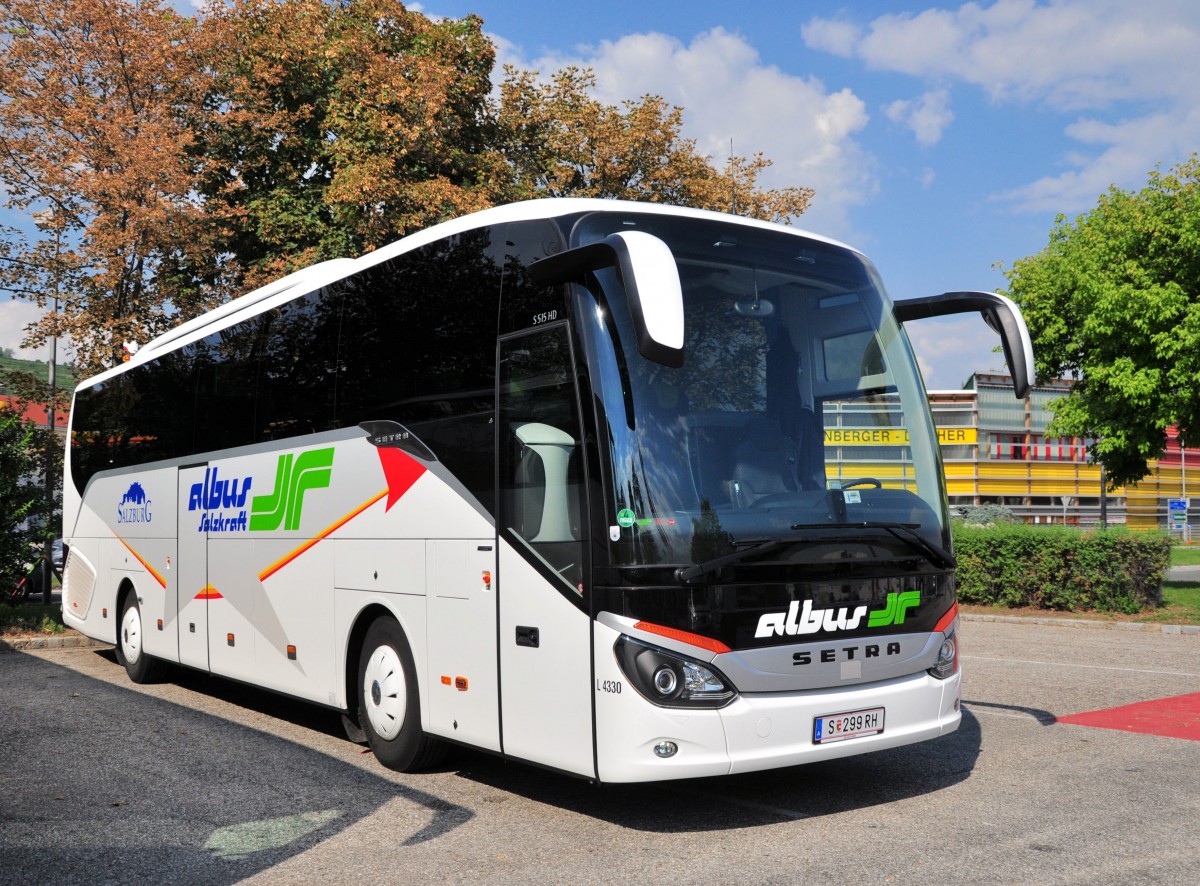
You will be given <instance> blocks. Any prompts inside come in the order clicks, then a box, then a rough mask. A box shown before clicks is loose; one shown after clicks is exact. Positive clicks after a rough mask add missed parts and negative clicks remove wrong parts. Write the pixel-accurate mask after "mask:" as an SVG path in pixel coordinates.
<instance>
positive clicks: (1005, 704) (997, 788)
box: [0, 621, 1200, 884]
mask: <svg viewBox="0 0 1200 886" xmlns="http://www.w3.org/2000/svg"><path fill="white" fill-rule="evenodd" d="M962 634H963V636H962V649H963V665H964V668H965V671H966V686H965V691H964V699H965V714H964V718H963V724H962V727H961V728H960V729H959V730H958V732H956V733H955V734H954V735H951V736H947V737H945V738H942V739H939V740H937V741H934V742H930V743H926V744H923V745H917V746H912V747H908V748H901V749H897V750H895V751H888V752H884V753H880V754H876V755H871V756H864V757H858V758H850V759H847V760H842V761H836V762H830V763H823V764H816V765H813V766H808V767H799V768H793V769H789V770H783V771H776V772H767V773H760V774H755V775H747V776H738V777H732V778H724V779H707V780H701V781H692V782H681V783H667V784H659V785H634V786H596V785H591V784H587V783H585V782H581V781H576V780H572V779H570V778H567V777H564V776H560V775H556V774H553V773H548V772H543V771H540V770H537V769H534V768H531V767H527V766H522V765H517V764H512V763H505V762H504V761H501V760H498V759H495V758H492V757H489V756H487V755H483V754H479V753H474V752H468V751H455V752H454V753H452V755H451V757H450V758H449V759H448V760H447V762H446V764H445V765H444V766H443V767H441V768H440V769H438V770H437V771H435V772H432V773H427V774H420V775H401V774H397V773H393V772H390V771H388V770H386V769H383V768H382V767H380V766H379V765H378V764H377V763H376V762H375V761H374V759H373V758H372V757H371V756H370V755H369V754H364V753H363V752H362V748H360V747H359V746H357V745H354V744H351V743H350V742H348V741H346V740H345V738H344V737H343V736H342V732H341V727H340V721H339V718H338V716H337V715H336V714H334V713H330V712H328V711H324V710H321V709H317V708H312V707H309V706H306V705H302V704H299V703H295V702H292V701H289V700H286V699H282V698H279V697H276V696H272V695H270V694H268V693H263V692H259V691H256V690H251V689H247V688H244V687H240V686H237V685H234V684H231V683H227V682H225V681H221V680H214V679H210V678H207V677H204V676H202V675H199V674H187V673H177V674H176V675H175V676H174V680H173V682H169V683H163V684H158V685H152V686H147V687H137V686H133V685H131V684H130V683H128V681H127V680H126V679H125V675H124V671H123V670H122V669H121V668H120V667H119V666H118V665H117V664H116V663H115V661H114V660H113V658H112V656H111V653H108V652H106V651H103V650H97V649H81V650H57V651H45V652H34V653H12V654H6V655H0V723H2V724H3V725H0V736H2V737H3V740H2V742H0V871H3V872H4V878H5V879H11V880H13V881H15V882H44V883H51V882H53V883H68V882H79V883H84V882H87V883H94V882H101V881H104V882H164V881H168V880H169V881H173V882H176V883H233V882H240V881H242V880H244V879H247V878H249V879H250V880H251V881H252V882H253V881H257V882H262V883H268V882H270V883H279V882H295V883H302V882H303V883H311V882H314V881H322V880H323V881H334V880H336V881H339V882H340V881H355V882H366V883H371V882H380V883H384V882H389V883H395V882H416V881H433V882H439V883H458V882H463V883H476V882H488V883H492V882H529V881H532V880H535V879H536V880H540V881H543V882H570V883H608V882H616V881H637V882H641V883H673V884H683V883H731V882H733V883H737V882H748V883H751V882H752V883H834V882H836V883H874V882H878V883H945V882H954V881H955V880H957V881H959V882H970V883H1017V882H1020V883H1050V882H1055V883H1059V882H1062V883H1100V882H1115V881H1118V880H1119V881H1123V882H1127V883H1128V882H1134V883H1138V882H1161V883H1184V882H1188V883H1190V882H1194V881H1195V877H1196V869H1197V865H1198V864H1200V838H1198V837H1197V834H1196V822H1197V821H1200V741H1197V740H1189V739H1187V738H1171V737H1165V736H1162V735H1155V734H1148V732H1147V731H1146V730H1150V731H1155V730H1156V729H1157V730H1158V731H1165V730H1166V726H1168V725H1169V722H1168V721H1172V722H1176V725H1178V723H1183V728H1184V729H1185V731H1186V727H1187V724H1188V723H1189V722H1193V721H1192V720H1190V719H1189V718H1196V719H1197V720H1200V710H1197V706H1195V705H1192V704H1191V703H1190V702H1189V701H1187V700H1185V701H1184V702H1180V703H1176V704H1175V705H1173V706H1172V705H1170V704H1168V705H1164V706H1162V707H1161V708H1157V707H1151V708H1146V709H1136V710H1137V715H1136V716H1134V715H1133V714H1130V715H1129V716H1125V714H1124V713H1122V712H1117V713H1116V714H1108V715H1105V716H1102V717H1100V718H1099V719H1100V720H1101V721H1103V722H1104V724H1105V726H1106V727H1110V728H1099V727H1096V726H1090V725H1074V724H1066V723H1063V722H1060V718H1064V717H1070V716H1071V715H1077V714H1084V713H1090V712H1097V711H1111V709H1113V708H1119V707H1122V706H1126V705H1131V704H1134V703H1138V702H1146V701H1150V700H1156V699H1167V698H1177V697H1179V696H1184V695H1188V694H1192V693H1198V692H1200V636H1198V635H1195V634H1192V635H1179V634H1174V635H1172V634H1166V633H1162V632H1158V631H1154V632H1135V631H1127V630H1095V629H1081V628H1070V627H1060V626H1042V625H1035V624H1004V623H988V622H977V621H972V622H968V623H966V624H965V625H964V627H963V631H962ZM1160 711H1161V715H1160V713H1159V712H1160ZM1131 728H1135V729H1138V730H1142V731H1130V729H1131Z"/></svg>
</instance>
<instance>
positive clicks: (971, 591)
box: [954, 524, 1171, 613]
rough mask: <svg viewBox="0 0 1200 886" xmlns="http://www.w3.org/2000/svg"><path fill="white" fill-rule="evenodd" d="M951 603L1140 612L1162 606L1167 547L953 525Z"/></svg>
mask: <svg viewBox="0 0 1200 886" xmlns="http://www.w3.org/2000/svg"><path fill="white" fill-rule="evenodd" d="M954 553H955V554H956V556H957V557H958V599H959V600H961V601H962V602H964V603H983V604H989V605H997V606H1033V607H1037V608H1039V609H1058V610H1067V611H1071V612H1081V611H1086V610H1096V611H1100V612H1129V613H1132V612H1141V611H1142V610H1144V609H1148V608H1151V607H1153V606H1157V605H1159V604H1160V603H1161V602H1162V581H1163V575H1164V574H1165V572H1166V569H1167V567H1168V566H1169V565H1170V561H1171V544H1170V540H1169V539H1168V538H1167V536H1166V535H1165V534H1163V533H1161V532H1139V533H1132V532H1128V531H1126V530H1123V529H1109V530H1106V531H1104V532H1081V531H1079V530H1076V529H1069V528H1066V527H1062V526H1055V527H1049V526H1044V527H1039V526H1028V525H1025V524H1010V525H1001V524H997V525H996V526H994V527H987V528H984V527H980V526H967V525H964V524H955V526H954Z"/></svg>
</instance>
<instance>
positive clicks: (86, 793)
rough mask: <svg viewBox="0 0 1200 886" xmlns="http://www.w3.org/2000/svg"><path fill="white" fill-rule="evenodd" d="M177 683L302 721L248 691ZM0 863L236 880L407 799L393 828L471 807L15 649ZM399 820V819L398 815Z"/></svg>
mask: <svg viewBox="0 0 1200 886" xmlns="http://www.w3.org/2000/svg"><path fill="white" fill-rule="evenodd" d="M173 676H175V677H176V678H177V682H178V683H179V685H186V686H188V687H190V688H197V686H196V685H195V684H196V683H199V684H201V686H200V687H199V691H202V692H206V693H209V694H211V695H214V696H216V697H221V698H227V699H228V700H231V701H234V702H235V703H237V704H245V705H246V706H247V707H250V708H253V709H255V710H260V711H263V712H264V713H268V714H270V715H272V716H279V717H282V718H284V719H286V720H288V721H291V722H295V723H300V724H304V725H311V726H312V727H313V728H317V729H319V730H321V731H331V730H332V729H334V728H335V727H337V726H338V724H339V720H338V718H337V715H336V714H333V715H331V714H330V713H329V712H327V711H324V710H322V709H320V708H315V707H313V706H311V705H307V704H302V703H297V702H294V701H289V700H287V699H283V698H280V697H278V696H273V695H270V694H269V693H266V692H262V691H259V690H251V689H247V688H244V687H238V686H235V685H234V684H228V683H225V682H224V681H219V680H210V679H208V678H205V677H203V675H197V674H189V675H186V676H183V675H182V674H181V673H177V674H175V675H173ZM0 723H2V724H3V725H2V726H0V797H2V798H3V799H2V801H0V833H2V834H3V837H2V838H0V871H3V872H4V875H3V879H6V880H7V879H9V878H11V880H12V882H21V883H39V882H40V883H48V882H53V883H73V882H78V883H96V882H109V883H117V882H139V883H152V882H172V883H235V882H238V881H239V880H242V879H243V878H245V877H248V876H251V875H253V874H256V873H259V872H261V871H264V870H267V869H269V868H271V867H272V866H274V865H276V864H279V863H280V862H282V861H284V860H286V859H288V858H290V857H292V856H294V855H297V854H299V853H302V852H304V851H305V850H306V849H309V848H310V847H312V846H314V845H316V844H317V843H320V842H321V841H323V840H326V839H328V838H329V837H331V836H332V835H334V834H336V833H338V832H339V831H341V830H343V829H345V828H347V827H348V826H350V825H352V824H354V823H355V822H358V821H360V820H361V819H363V818H365V817H366V816H369V815H371V814H372V813H373V812H375V811H376V810H377V809H379V808H380V807H381V806H382V805H383V804H385V803H388V802H389V801H392V800H394V799H396V798H402V799H404V800H406V801H408V802H409V803H411V804H414V805H413V807H412V808H411V813H409V812H408V811H406V810H405V807H403V806H401V807H400V808H401V810H402V812H404V814H401V815H398V816H397V820H396V822H395V826H396V837H397V839H398V840H407V841H408V842H410V843H412V842H421V841H424V840H428V839H432V838H433V837H435V836H437V835H440V834H443V833H446V832H448V831H451V830H453V829H454V828H456V827H458V826H459V825H461V824H462V823H464V822H466V821H469V820H470V819H471V818H472V817H473V815H474V813H473V812H472V811H471V810H469V809H465V808H463V807H460V806H456V805H455V804H453V803H450V802H447V801H446V800H443V799H441V798H439V797H436V796H433V795H432V794H428V793H424V792H422V791H420V790H415V789H412V788H409V787H406V786H404V785H401V784H397V783H395V782H393V781H390V780H388V779H387V778H385V777H383V776H377V775H374V774H372V773H371V772H369V771H365V770H363V769H361V768H358V767H356V766H352V765H349V764H347V763H345V762H342V761H339V760H337V759H334V758H331V757H330V756H328V755H326V754H322V753H320V752H318V751H315V750H312V749H310V748H307V747H304V746H302V745H299V744H296V743H294V742H291V741H287V740H285V739H282V738H278V737H275V736H272V735H268V734H266V733H263V732H259V731H257V730H254V729H251V728H248V727H245V726H240V725H238V724H235V723H231V722H229V721H228V720H225V719H222V718H220V717H218V716H214V715H210V714H207V713H204V712H201V711H197V710H195V709H192V708H189V707H185V706H183V705H179V704H176V703H174V702H171V701H166V700H163V699H160V698H155V697H152V696H149V695H145V694H143V693H141V692H135V691H132V690H130V689H126V688H123V687H120V686H115V685H112V684H110V683H107V682H105V681H103V680H99V679H96V678H94V677H90V676H87V675H85V674H81V673H79V672H77V671H74V670H71V669H69V668H64V667H61V666H59V665H57V664H54V663H53V662H49V661H47V660H45V659H42V658H39V657H36V656H31V655H22V654H11V655H6V656H4V660H3V664H2V665H0ZM406 829H407V830H406Z"/></svg>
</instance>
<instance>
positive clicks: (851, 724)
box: [813, 708, 883, 744]
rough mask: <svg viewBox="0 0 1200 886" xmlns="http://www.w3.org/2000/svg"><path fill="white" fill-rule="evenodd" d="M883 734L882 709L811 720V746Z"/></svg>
mask: <svg viewBox="0 0 1200 886" xmlns="http://www.w3.org/2000/svg"><path fill="white" fill-rule="evenodd" d="M877 732H883V708H867V709H866V710H862V711H847V712H846V713H844V714H826V715H825V716H823V717H817V718H815V719H814V720H813V744H827V743H828V742H832V741H845V740H846V739H848V738H862V737H863V736H864V735H874V734H875V733H877Z"/></svg>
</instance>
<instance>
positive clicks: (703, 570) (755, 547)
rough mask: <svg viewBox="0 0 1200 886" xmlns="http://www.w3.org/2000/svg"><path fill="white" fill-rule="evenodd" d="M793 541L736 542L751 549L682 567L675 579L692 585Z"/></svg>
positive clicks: (760, 539) (763, 539)
mask: <svg viewBox="0 0 1200 886" xmlns="http://www.w3.org/2000/svg"><path fill="white" fill-rule="evenodd" d="M791 541H794V539H784V538H759V539H750V540H747V541H740V542H734V544H739V545H749V547H744V548H742V549H741V550H737V551H734V552H733V553H731V554H725V555H724V556H723V557H714V558H713V559H712V560H705V561H704V562H703V563H696V564H694V565H692V566H680V567H679V568H678V569H676V570H675V579H676V580H677V581H679V582H680V583H682V584H685V585H690V584H693V583H694V582H696V581H697V580H698V579H701V578H704V576H706V575H708V574H709V573H710V572H716V571H717V570H718V569H720V568H721V567H722V566H728V565H729V564H730V563H736V562H738V561H739V560H743V559H745V558H746V557H749V556H750V555H751V554H763V553H766V552H767V551H771V550H774V549H775V548H778V547H782V546H783V545H785V544H788V543H789V542H791Z"/></svg>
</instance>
